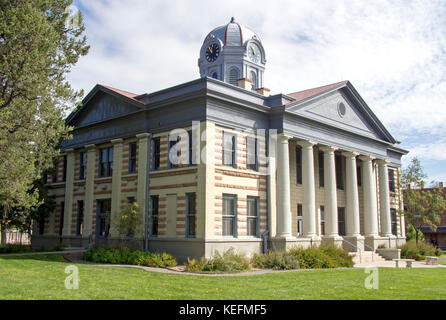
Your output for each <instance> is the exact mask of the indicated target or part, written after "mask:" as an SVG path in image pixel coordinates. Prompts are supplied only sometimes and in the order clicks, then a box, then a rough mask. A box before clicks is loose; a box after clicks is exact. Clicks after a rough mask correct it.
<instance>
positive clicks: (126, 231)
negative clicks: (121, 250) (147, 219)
mask: <svg viewBox="0 0 446 320" xmlns="http://www.w3.org/2000/svg"><path fill="white" fill-rule="evenodd" d="M117 218H118V219H117V224H116V225H117V228H118V231H119V233H120V234H122V235H134V234H136V232H137V227H138V226H139V225H141V219H142V217H141V211H140V210H139V206H138V203H137V202H133V203H132V204H129V205H128V206H127V208H125V209H124V210H122V211H121V212H120V213H119V214H118V217H117Z"/></svg>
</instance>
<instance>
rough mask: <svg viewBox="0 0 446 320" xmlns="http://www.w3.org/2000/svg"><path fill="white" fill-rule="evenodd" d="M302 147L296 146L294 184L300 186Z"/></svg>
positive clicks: (301, 178) (301, 177)
mask: <svg viewBox="0 0 446 320" xmlns="http://www.w3.org/2000/svg"><path fill="white" fill-rule="evenodd" d="M302 173H303V172H302V147H301V146H299V145H298V146H296V184H298V185H302V180H303V176H302Z"/></svg>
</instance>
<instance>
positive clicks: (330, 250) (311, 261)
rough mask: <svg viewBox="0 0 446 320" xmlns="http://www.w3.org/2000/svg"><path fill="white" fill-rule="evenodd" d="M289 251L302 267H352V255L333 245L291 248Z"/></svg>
mask: <svg viewBox="0 0 446 320" xmlns="http://www.w3.org/2000/svg"><path fill="white" fill-rule="evenodd" d="M290 253H291V254H292V255H293V256H295V257H296V259H297V260H298V261H299V264H300V268H302V269H322V268H324V269H325V268H351V267H353V261H352V257H350V256H349V254H348V252H347V251H346V250H343V249H340V248H338V247H335V246H320V247H315V246H312V247H309V248H306V249H304V248H293V249H291V250H290Z"/></svg>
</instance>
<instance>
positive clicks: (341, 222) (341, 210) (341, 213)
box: [338, 208, 345, 236]
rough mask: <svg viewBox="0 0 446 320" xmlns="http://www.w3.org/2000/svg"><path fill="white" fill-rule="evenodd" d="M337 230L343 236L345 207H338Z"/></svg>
mask: <svg viewBox="0 0 446 320" xmlns="http://www.w3.org/2000/svg"><path fill="white" fill-rule="evenodd" d="M338 232H339V235H340V236H345V208H338Z"/></svg>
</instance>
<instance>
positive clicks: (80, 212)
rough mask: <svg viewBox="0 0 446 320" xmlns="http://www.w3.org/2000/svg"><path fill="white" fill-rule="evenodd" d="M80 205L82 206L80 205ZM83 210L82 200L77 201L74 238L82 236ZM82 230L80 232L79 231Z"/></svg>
mask: <svg viewBox="0 0 446 320" xmlns="http://www.w3.org/2000/svg"><path fill="white" fill-rule="evenodd" d="M80 204H82V205H80ZM84 210H85V204H84V201H83V200H78V201H77V216H76V236H78V237H81V236H82V235H83V225H84ZM81 228H82V230H81Z"/></svg>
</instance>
